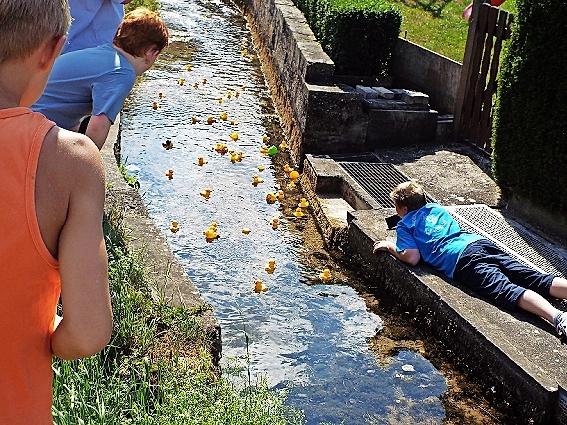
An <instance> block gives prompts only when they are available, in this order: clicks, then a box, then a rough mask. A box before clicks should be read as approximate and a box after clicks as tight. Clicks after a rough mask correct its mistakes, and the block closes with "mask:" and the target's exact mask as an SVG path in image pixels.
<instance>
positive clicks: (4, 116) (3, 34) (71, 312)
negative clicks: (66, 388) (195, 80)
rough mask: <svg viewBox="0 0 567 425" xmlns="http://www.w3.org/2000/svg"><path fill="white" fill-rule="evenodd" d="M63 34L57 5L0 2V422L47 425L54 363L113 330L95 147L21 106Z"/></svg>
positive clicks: (53, 0)
mask: <svg viewBox="0 0 567 425" xmlns="http://www.w3.org/2000/svg"><path fill="white" fill-rule="evenodd" d="M68 26H69V11H68V4H67V0H2V1H0V181H2V184H1V185H0V199H2V206H1V208H0V235H2V236H1V237H0V312H1V314H0V338H1V340H2V347H1V349H0V424H11V425H20V424H21V425H23V424H40V425H45V424H52V422H53V419H52V416H51V399H52V390H51V382H52V372H51V360H52V355H56V356H58V357H60V358H63V359H77V358H81V357H86V356H90V355H92V354H95V353H97V352H98V351H100V350H101V349H102V348H103V347H104V346H105V345H106V344H107V343H108V340H109V338H110V335H111V332H112V311H111V305H110V296H109V290H108V274H107V256H106V250H105V245H104V237H103V233H102V214H103V204H104V170H103V166H102V161H101V157H100V154H99V151H98V149H97V147H96V146H95V145H94V143H93V142H92V141H91V140H90V139H89V138H87V137H86V136H82V135H80V134H78V133H74V132H70V131H66V130H62V129H60V128H58V127H56V126H55V124H54V123H53V122H51V121H49V120H47V119H46V118H45V117H44V116H43V115H41V114H38V113H34V112H32V111H31V110H30V109H29V106H30V105H32V104H33V103H34V102H35V101H36V100H37V99H38V98H39V97H40V95H41V93H42V91H43V89H44V87H45V84H46V81H47V78H48V76H49V72H50V70H51V67H52V66H53V63H54V61H55V58H56V57H57V56H58V54H59V52H60V51H61V48H62V47H63V44H64V41H65V36H64V35H65V33H66V31H67V29H68ZM60 296H61V301H62V305H63V318H62V319H61V320H60V321H59V323H55V322H56V320H55V318H56V315H55V309H56V305H57V301H58V299H59V297H60Z"/></svg>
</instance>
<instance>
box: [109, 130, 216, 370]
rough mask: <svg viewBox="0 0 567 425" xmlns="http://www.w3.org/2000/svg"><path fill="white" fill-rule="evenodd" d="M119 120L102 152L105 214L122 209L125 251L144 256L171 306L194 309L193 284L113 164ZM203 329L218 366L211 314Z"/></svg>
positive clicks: (198, 301)
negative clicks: (128, 236) (124, 227)
mask: <svg viewBox="0 0 567 425" xmlns="http://www.w3.org/2000/svg"><path fill="white" fill-rule="evenodd" d="M119 126H120V124H119V120H116V123H115V124H114V125H113V126H112V128H111V129H110V133H109V135H108V138H107V140H106V143H105V144H104V147H103V149H102V152H101V153H102V157H103V161H104V169H105V174H106V183H107V190H106V202H105V213H107V214H109V213H110V212H111V211H112V209H113V208H116V207H118V208H124V222H125V224H126V226H127V228H128V230H129V231H130V239H129V240H128V241H127V245H128V247H129V248H131V249H132V250H134V251H136V252H142V253H144V265H145V268H146V272H147V274H148V276H149V277H150V278H151V279H152V280H153V281H154V282H155V283H156V284H157V285H158V286H159V287H160V288H161V289H162V290H163V292H164V294H165V296H166V297H167V299H168V300H170V302H171V303H172V304H173V305H179V306H184V307H188V308H191V307H195V306H200V305H203V304H205V301H203V299H202V298H201V295H200V294H199V291H198V290H197V288H195V286H194V285H193V282H191V280H190V279H189V278H188V277H187V274H186V273H185V271H184V270H183V267H182V266H181V264H180V263H179V261H178V260H177V259H176V258H175V257H174V256H173V254H172V252H171V250H170V249H169V245H168V244H167V240H166V239H165V238H164V237H163V235H162V234H161V233H160V231H159V229H158V228H156V226H155V225H154V223H153V221H152V220H151V219H150V218H149V217H148V213H147V210H146V207H145V205H144V202H143V200H142V197H141V196H140V193H139V192H138V191H137V190H135V189H133V188H131V187H130V186H128V185H127V184H126V182H125V181H124V179H123V178H122V175H121V174H120V172H119V170H118V167H117V165H116V157H115V156H114V149H113V148H114V146H115V142H116V143H118V144H119V141H120V134H119ZM202 320H203V322H202V323H203V328H204V330H205V333H206V335H207V336H208V339H209V341H210V347H211V355H212V357H213V363H214V364H215V366H218V363H219V361H220V357H221V352H222V345H221V331H220V325H219V323H218V322H217V320H216V318H215V317H214V315H213V313H212V312H211V311H206V312H204V313H203V315H202Z"/></svg>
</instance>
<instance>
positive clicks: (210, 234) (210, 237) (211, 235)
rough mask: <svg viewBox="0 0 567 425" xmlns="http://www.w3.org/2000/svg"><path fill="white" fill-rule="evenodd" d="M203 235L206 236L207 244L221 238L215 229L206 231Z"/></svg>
mask: <svg viewBox="0 0 567 425" xmlns="http://www.w3.org/2000/svg"><path fill="white" fill-rule="evenodd" d="M203 235H205V239H206V240H207V242H212V241H214V240H215V239H217V238H218V237H219V234H218V233H217V231H216V230H215V229H213V228H211V227H209V228H208V229H206V230H205V231H204V232H203Z"/></svg>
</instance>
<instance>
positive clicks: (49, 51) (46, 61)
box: [38, 35, 67, 71]
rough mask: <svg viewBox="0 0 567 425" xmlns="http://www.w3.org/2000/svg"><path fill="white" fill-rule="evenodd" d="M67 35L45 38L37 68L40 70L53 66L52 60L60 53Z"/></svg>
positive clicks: (46, 69)
mask: <svg viewBox="0 0 567 425" xmlns="http://www.w3.org/2000/svg"><path fill="white" fill-rule="evenodd" d="M66 40H67V37H65V36H63V35H60V36H57V37H53V38H51V39H49V40H47V41H46V42H45V44H44V49H43V53H42V54H41V57H40V58H39V63H38V65H39V68H40V70H41V71H49V70H51V67H52V66H53V62H55V59H57V57H58V56H59V54H60V53H61V50H62V49H63V46H64V45H65V41H66Z"/></svg>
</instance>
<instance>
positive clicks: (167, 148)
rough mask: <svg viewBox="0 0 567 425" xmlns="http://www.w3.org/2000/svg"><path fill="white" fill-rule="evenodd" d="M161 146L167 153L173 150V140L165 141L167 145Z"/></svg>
mask: <svg viewBox="0 0 567 425" xmlns="http://www.w3.org/2000/svg"><path fill="white" fill-rule="evenodd" d="M161 145H162V146H163V147H164V149H165V150H166V151H168V150H170V149H173V143H171V140H169V139H167V140H166V141H165V143H162V144H161Z"/></svg>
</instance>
